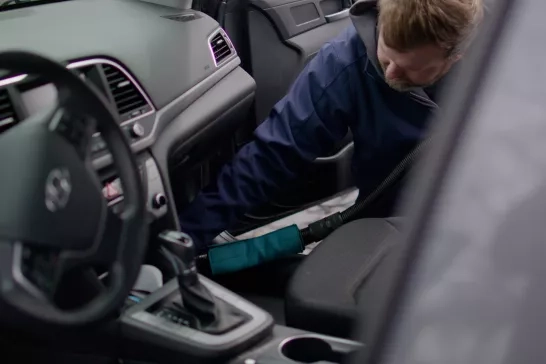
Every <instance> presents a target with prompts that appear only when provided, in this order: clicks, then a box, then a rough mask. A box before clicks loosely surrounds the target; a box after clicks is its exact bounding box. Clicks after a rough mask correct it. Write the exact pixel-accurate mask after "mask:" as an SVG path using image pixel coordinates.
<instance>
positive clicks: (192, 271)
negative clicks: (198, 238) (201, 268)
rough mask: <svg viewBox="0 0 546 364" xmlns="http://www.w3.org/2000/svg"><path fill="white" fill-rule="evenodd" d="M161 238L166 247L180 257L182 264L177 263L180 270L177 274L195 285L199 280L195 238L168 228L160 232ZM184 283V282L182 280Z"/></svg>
mask: <svg viewBox="0 0 546 364" xmlns="http://www.w3.org/2000/svg"><path fill="white" fill-rule="evenodd" d="M159 239H160V240H161V243H162V244H163V246H164V247H165V248H167V249H168V250H169V251H170V252H171V253H173V254H174V255H175V257H176V258H178V259H177V260H178V262H177V263H180V264H175V265H176V266H177V267H178V270H179V272H177V275H178V277H179V279H182V281H183V283H185V284H188V285H194V284H196V283H197V281H198V276H197V267H196V265H195V245H194V244H193V239H192V238H191V237H190V236H189V235H188V234H185V233H183V232H180V231H174V230H167V231H164V232H162V233H160V234H159ZM181 283H182V282H181Z"/></svg>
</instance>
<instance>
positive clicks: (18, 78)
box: [0, 74, 28, 87]
mask: <svg viewBox="0 0 546 364" xmlns="http://www.w3.org/2000/svg"><path fill="white" fill-rule="evenodd" d="M27 76H28V75H26V74H25V75H19V76H13V77H8V78H4V79H3V80H0V87H3V86H7V85H11V84H12V83H17V82H20V81H23V80H24V79H25V78H27Z"/></svg>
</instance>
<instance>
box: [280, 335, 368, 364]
mask: <svg viewBox="0 0 546 364" xmlns="http://www.w3.org/2000/svg"><path fill="white" fill-rule="evenodd" d="M357 349H358V347H357V346H351V347H348V346H346V345H339V344H337V345H336V344H335V343H334V346H333V345H332V344H331V343H329V342H328V341H327V340H326V339H322V338H320V337H316V336H298V337H292V338H288V339H286V340H285V341H283V342H282V343H281V345H280V347H279V350H280V352H281V355H282V356H284V357H285V358H287V359H290V360H293V361H296V362H300V363H316V362H330V363H342V362H343V361H344V359H347V358H348V356H349V355H350V354H351V353H353V352H355V351H356V350H357Z"/></svg>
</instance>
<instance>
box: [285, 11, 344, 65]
mask: <svg viewBox="0 0 546 364" xmlns="http://www.w3.org/2000/svg"><path fill="white" fill-rule="evenodd" d="M350 25H351V19H350V18H344V19H340V20H338V21H335V22H332V23H326V24H324V25H323V26H320V27H318V28H315V29H313V30H310V31H308V32H305V33H302V34H298V35H296V36H295V37H293V38H290V39H287V40H286V42H287V43H288V44H290V45H291V46H293V47H295V48H297V49H298V50H299V51H300V53H301V56H302V57H303V58H304V62H305V63H307V61H309V60H311V58H312V57H313V56H314V55H315V54H317V52H318V51H319V50H320V48H321V47H322V46H323V45H324V44H325V43H326V42H328V41H330V40H331V39H332V37H335V36H336V35H337V34H340V33H341V32H342V31H343V30H344V29H346V28H347V27H348V26H350Z"/></svg>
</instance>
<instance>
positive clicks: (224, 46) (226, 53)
mask: <svg viewBox="0 0 546 364" xmlns="http://www.w3.org/2000/svg"><path fill="white" fill-rule="evenodd" d="M210 50H211V52H212V55H213V57H214V63H215V64H216V66H218V65H219V64H220V63H222V62H223V61H225V60H226V59H228V58H229V57H230V56H231V55H232V54H233V53H234V50H233V45H232V44H231V42H230V40H229V38H228V36H227V34H225V33H224V32H223V31H220V32H218V33H217V34H216V35H214V36H213V37H212V39H211V40H210Z"/></svg>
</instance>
